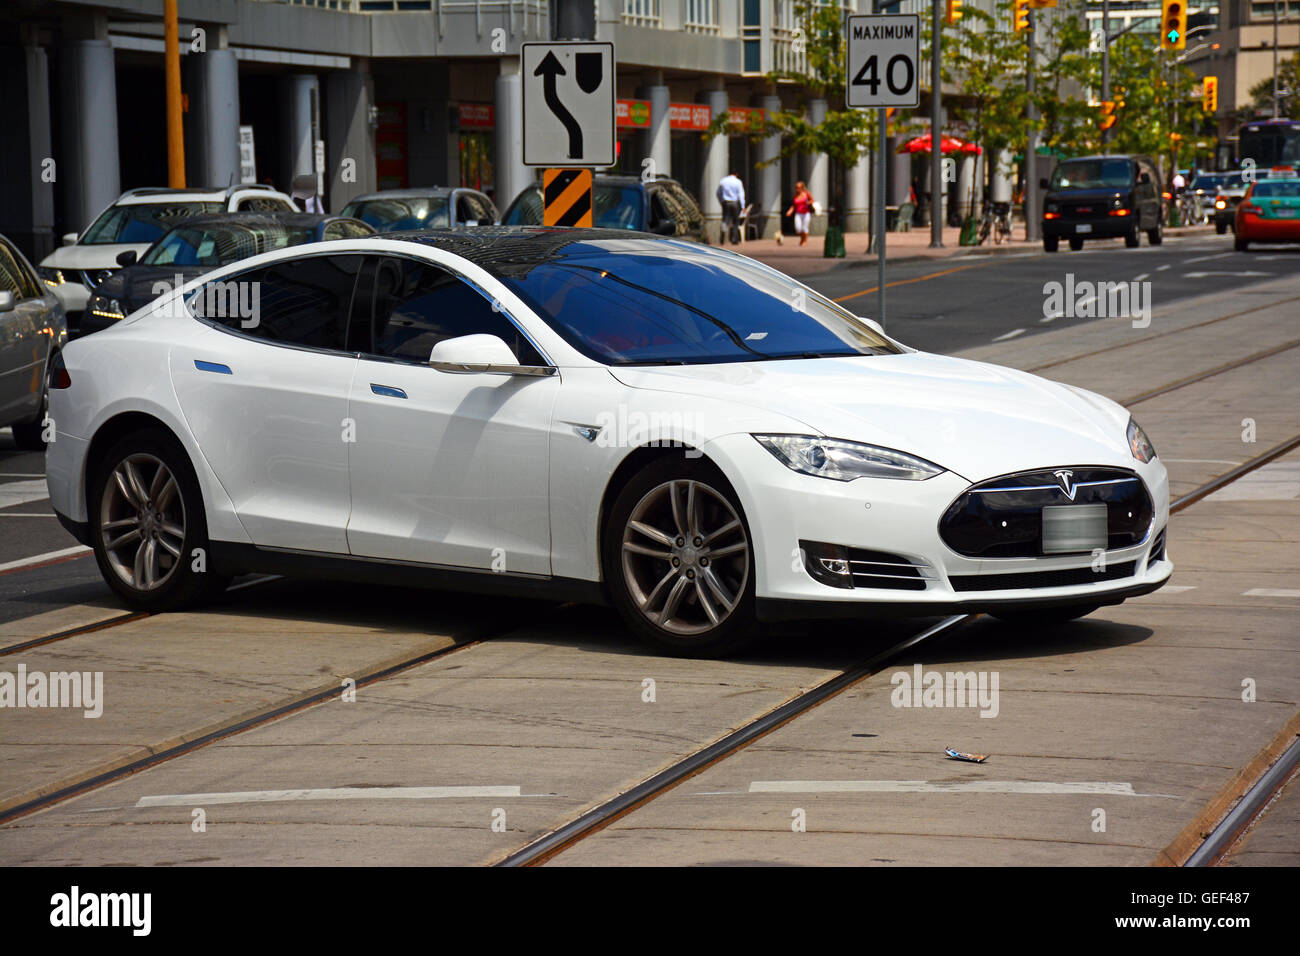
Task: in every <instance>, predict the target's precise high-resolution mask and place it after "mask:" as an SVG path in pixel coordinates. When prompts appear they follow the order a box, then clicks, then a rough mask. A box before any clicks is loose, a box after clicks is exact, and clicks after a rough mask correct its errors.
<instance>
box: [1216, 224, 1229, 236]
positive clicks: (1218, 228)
mask: <svg viewBox="0 0 1300 956" xmlns="http://www.w3.org/2000/svg"><path fill="white" fill-rule="evenodd" d="M1214 231H1215V232H1217V233H1218V234H1219V235H1223V234H1224V233H1225V232H1227V231H1228V224H1227V223H1226V222H1216V223H1215V224H1214Z"/></svg>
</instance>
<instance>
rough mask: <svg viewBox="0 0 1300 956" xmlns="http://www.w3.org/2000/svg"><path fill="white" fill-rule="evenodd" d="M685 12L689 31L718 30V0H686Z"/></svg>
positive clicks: (712, 31)
mask: <svg viewBox="0 0 1300 956" xmlns="http://www.w3.org/2000/svg"><path fill="white" fill-rule="evenodd" d="M685 14H686V18H685V20H686V22H685V24H684V25H685V27H686V29H687V30H688V31H689V32H691V33H717V32H718V0H686V9H685Z"/></svg>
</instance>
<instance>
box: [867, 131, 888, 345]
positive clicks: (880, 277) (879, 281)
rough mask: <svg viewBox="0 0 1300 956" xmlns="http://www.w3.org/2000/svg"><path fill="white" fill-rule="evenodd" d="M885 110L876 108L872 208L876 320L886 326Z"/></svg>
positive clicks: (886, 151) (886, 153) (881, 325)
mask: <svg viewBox="0 0 1300 956" xmlns="http://www.w3.org/2000/svg"><path fill="white" fill-rule="evenodd" d="M887 123H888V120H887V119H886V118H885V110H884V109H883V108H882V109H878V110H876V127H877V129H876V137H877V139H879V140H880V150H879V152H878V154H877V155H876V169H875V173H876V206H875V208H874V209H872V210H871V212H872V215H873V216H874V217H875V220H876V302H877V305H876V321H877V322H879V323H880V327H881V328H882V329H883V328H884V327H885V164H886V163H887V162H889V142H888V140H887V139H886V138H885V126H886V124H887Z"/></svg>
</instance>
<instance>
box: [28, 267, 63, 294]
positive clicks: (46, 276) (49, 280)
mask: <svg viewBox="0 0 1300 956" xmlns="http://www.w3.org/2000/svg"><path fill="white" fill-rule="evenodd" d="M36 272H37V274H38V275H40V277H41V278H42V279H43V280H44V281H45V284H46V285H47V286H49V287H50V288H51V289H53V288H55V287H56V286H61V285H63V283H64V282H66V281H68V280H66V279H65V278H63V270H62V269H55V268H52V267H50V266H38V267H37V269H36Z"/></svg>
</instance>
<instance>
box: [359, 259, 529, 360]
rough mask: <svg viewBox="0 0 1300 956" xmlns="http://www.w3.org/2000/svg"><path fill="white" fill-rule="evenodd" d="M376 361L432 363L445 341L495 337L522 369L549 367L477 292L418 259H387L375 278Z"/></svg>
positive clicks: (373, 327) (373, 323)
mask: <svg viewBox="0 0 1300 956" xmlns="http://www.w3.org/2000/svg"><path fill="white" fill-rule="evenodd" d="M373 288H374V293H373V306H372V310H371V347H370V349H369V351H370V353H371V354H372V355H379V356H383V357H385V358H395V359H404V360H407V361H411V362H418V363H424V362H427V361H429V353H430V352H432V351H433V347H434V346H435V345H437V344H438V343H439V342H441V341H442V340H443V339H451V338H456V337H458V336H461V335H480V334H485V335H495V336H497V337H498V338H500V339H502V340H503V341H504V342H505V343H506V344H507V345H509V346H510V348H511V350H512V351H513V352H514V353H515V357H516V358H517V359H518V360H519V364H520V365H545V364H546V362H545V361H544V360H543V359H542V357H541V355H539V354H538V352H537V350H536V349H535V348H534V347H533V346H532V344H531V343H530V342H529V341H528V340H527V339H526V338H524V336H523V334H522V333H520V331H519V330H518V329H517V328H515V326H514V325H513V324H512V323H511V322H510V320H509V319H507V318H506V316H505V313H503V312H498V311H496V310H495V309H493V308H492V303H491V302H490V301H489V300H488V299H487V298H486V297H485V296H484V295H483V294H482V293H481V292H479V290H478V289H476V288H475V287H474V286H472V285H470V284H469V283H468V282H466V281H464V280H463V279H460V278H458V277H457V276H455V275H453V274H452V273H450V272H448V271H446V270H445V269H440V268H438V267H437V266H433V265H430V264H428V263H425V262H417V261H415V260H413V259H398V258H383V259H380V260H378V262H377V263H376V266H375V273H374V286H373Z"/></svg>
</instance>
